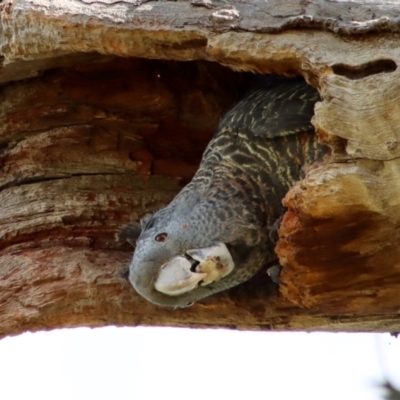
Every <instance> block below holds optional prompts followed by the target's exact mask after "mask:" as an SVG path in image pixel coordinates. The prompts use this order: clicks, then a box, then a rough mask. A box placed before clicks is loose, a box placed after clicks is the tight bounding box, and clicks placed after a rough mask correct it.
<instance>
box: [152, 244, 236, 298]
mask: <svg viewBox="0 0 400 400" xmlns="http://www.w3.org/2000/svg"><path fill="white" fill-rule="evenodd" d="M234 267H235V265H234V262H233V260H232V256H231V254H230V252H229V250H228V249H227V247H226V246H225V244H224V243H217V244H216V245H215V246H211V247H206V248H202V249H192V250H188V251H187V252H186V254H185V255H184V256H176V257H174V258H173V259H172V260H170V261H169V262H167V263H166V264H164V265H163V266H162V267H161V271H160V274H159V276H158V278H157V280H156V282H155V289H156V290H157V291H159V292H161V293H164V294H166V295H169V296H179V295H181V294H183V293H186V292H189V291H191V290H193V289H195V288H196V287H198V285H201V286H206V285H209V284H210V283H212V282H215V281H218V280H220V279H221V278H223V277H224V276H226V275H228V274H229V273H231V272H232V271H233V269H234Z"/></svg>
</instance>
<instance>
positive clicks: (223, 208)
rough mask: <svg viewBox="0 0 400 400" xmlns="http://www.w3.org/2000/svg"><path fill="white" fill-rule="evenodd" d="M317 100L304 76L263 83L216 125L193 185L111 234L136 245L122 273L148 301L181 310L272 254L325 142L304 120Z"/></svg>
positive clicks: (229, 284)
mask: <svg viewBox="0 0 400 400" xmlns="http://www.w3.org/2000/svg"><path fill="white" fill-rule="evenodd" d="M318 100H319V94H318V92H317V90H316V89H315V88H313V87H312V86H309V85H307V84H306V83H305V81H304V80H302V79H294V80H293V79H291V80H278V81H276V82H274V83H273V84H271V83H270V84H263V85H262V86H261V87H259V88H257V89H256V90H254V91H252V92H251V93H250V94H249V95H247V96H246V97H245V98H244V99H243V100H241V101H240V102H239V103H238V104H237V105H236V106H234V107H233V108H232V109H231V110H230V111H229V112H228V113H227V114H226V115H225V116H224V117H223V118H222V119H221V121H220V123H219V126H218V128H217V130H216V133H215V135H214V137H213V138H212V140H211V142H210V143H209V145H208V147H207V148H206V150H205V152H204V154H203V158H202V161H201V164H200V167H199V169H198V171H197V173H196V174H195V176H194V177H193V179H192V181H191V182H190V183H189V184H188V185H187V186H186V187H185V188H183V190H182V191H181V192H180V193H179V194H178V195H177V196H176V197H175V198H174V199H173V200H172V202H171V203H170V204H169V205H168V206H167V207H165V208H164V209H161V210H160V211H158V212H156V213H155V214H153V215H149V216H146V217H145V218H144V219H143V220H142V221H141V224H140V225H139V224H135V223H133V224H132V225H130V226H127V227H125V228H123V229H122V230H121V231H120V232H119V234H118V238H119V240H129V241H131V242H132V241H136V240H137V243H136V249H135V252H134V255H133V259H132V262H131V264H130V267H129V279H130V282H131V283H132V285H133V287H134V288H135V289H136V291H137V292H138V293H139V294H140V295H142V296H143V297H144V298H146V299H147V300H149V301H150V302H152V303H155V304H158V305H160V306H166V307H186V306H188V305H191V304H192V303H193V302H196V301H198V300H200V299H202V298H205V297H207V296H210V295H211V294H213V293H216V292H220V291H222V290H226V289H229V288H231V287H233V286H236V285H238V284H240V283H242V282H244V281H246V280H248V279H249V278H251V277H252V276H253V275H255V274H256V273H257V272H258V271H259V270H260V269H261V268H262V267H263V266H265V265H266V264H267V263H269V262H271V261H274V260H276V259H277V256H276V254H275V252H274V245H275V243H274V240H272V236H273V235H272V234H273V233H274V232H272V231H271V230H273V229H275V230H276V229H277V224H276V221H277V220H279V218H280V217H281V216H282V214H283V212H284V208H283V206H282V199H283V197H284V196H285V194H286V192H287V191H288V190H289V189H290V188H291V187H292V186H293V185H294V184H295V183H296V181H298V180H300V179H301V178H302V176H303V174H304V168H303V167H304V166H305V165H307V164H311V163H314V162H317V161H320V160H322V158H323V157H324V155H325V154H327V153H328V152H329V148H328V147H326V146H324V145H322V144H320V143H319V142H318V139H317V136H316V135H315V132H314V128H313V126H312V124H311V117H312V115H313V113H314V105H315V103H316V102H317V101H318Z"/></svg>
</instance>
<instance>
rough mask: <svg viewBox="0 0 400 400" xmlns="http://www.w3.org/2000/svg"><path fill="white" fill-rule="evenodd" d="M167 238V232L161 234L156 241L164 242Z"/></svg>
mask: <svg viewBox="0 0 400 400" xmlns="http://www.w3.org/2000/svg"><path fill="white" fill-rule="evenodd" d="M167 237H168V233H167V232H162V233H159V234H158V235H157V236H156V237H155V239H156V242H164V241H165V239H166V238H167Z"/></svg>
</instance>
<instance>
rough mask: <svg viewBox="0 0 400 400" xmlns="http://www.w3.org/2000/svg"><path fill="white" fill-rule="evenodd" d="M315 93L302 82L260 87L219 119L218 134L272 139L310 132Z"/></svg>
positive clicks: (315, 91) (289, 81)
mask: <svg viewBox="0 0 400 400" xmlns="http://www.w3.org/2000/svg"><path fill="white" fill-rule="evenodd" d="M318 100H320V97H319V94H318V91H317V90H316V89H315V88H314V87H312V86H310V85H307V84H306V82H305V81H304V80H300V79H299V80H298V81H296V82H295V83H294V82H293V80H288V81H280V82H278V83H277V84H276V85H274V86H271V85H264V86H262V87H260V88H258V89H256V90H255V91H253V92H252V93H250V94H249V95H248V96H247V97H246V98H245V99H243V100H242V101H241V102H239V103H238V105H237V106H236V107H234V108H233V109H232V110H231V111H229V112H228V113H227V114H226V115H225V116H224V117H223V119H222V120H221V122H220V124H219V127H218V130H217V132H218V131H220V130H223V129H228V130H232V131H234V132H240V131H244V132H251V133H252V134H253V135H255V136H265V137H267V138H270V139H271V138H274V137H279V136H287V135H293V134H296V133H300V132H310V131H313V130H314V128H313V126H312V124H311V122H310V121H311V118H312V116H313V115H314V105H315V103H316V102H317V101H318Z"/></svg>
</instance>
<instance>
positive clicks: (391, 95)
mask: <svg viewBox="0 0 400 400" xmlns="http://www.w3.org/2000/svg"><path fill="white" fill-rule="evenodd" d="M338 15H340V18H339V17H337V16H338ZM399 15H400V8H398V6H397V5H396V4H393V2H375V3H373V2H368V4H367V5H365V4H364V2H342V1H340V2H336V1H322V0H321V1H314V2H300V1H299V2H298V3H296V2H290V3H288V2H286V3H284V2H279V1H270V2H264V1H250V2H246V3H242V2H240V1H232V2H230V4H229V5H227V4H226V3H222V2H218V1H215V0H211V1H208V0H207V1H197V0H196V1H194V0H193V1H192V2H169V1H168V2H143V1H126V2H120V1H118V2H114V3H112V2H78V1H70V2H64V1H61V0H56V1H49V0H33V1H25V0H15V1H13V2H8V3H3V4H2V6H1V35H0V46H1V47H0V51H1V55H2V57H3V63H2V66H1V68H0V81H1V82H2V83H3V86H2V91H1V94H0V98H1V104H0V120H1V124H0V145H1V148H0V160H1V173H0V205H1V206H2V210H3V211H2V213H1V215H0V286H1V290H0V336H4V335H9V334H17V333H20V332H23V331H25V330H38V329H51V328H56V327H72V326H82V325H85V326H101V325H108V324H116V325H137V324H145V325H174V326H192V327H199V326H208V327H229V328H239V329H264V330H268V329H280V330H329V331H398V330H400V318H399V309H400V294H399V293H400V292H399V290H398V287H399V283H400V282H399V278H398V277H399V276H400V275H399V270H400V264H399V261H398V260H400V257H399V256H400V254H399V252H400V250H399V248H400V247H399V246H398V242H399V227H400V204H399V201H400V200H398V199H400V196H399V194H400V187H399V184H398V182H399V173H400V172H399V170H400V165H399V161H398V158H399V152H400V146H398V143H399V140H400V138H399V133H398V126H400V125H399V124H400V121H399V118H400V117H399V115H400V113H399V111H400V110H399V107H400V106H399V104H400V102H399V97H400V86H399V85H400V84H399V82H400V79H399V78H400V77H399V76H398V75H399V73H400V72H399V70H398V68H397V67H398V65H399V62H400V61H399V59H400V49H399V46H398V43H399V33H398V30H399V26H400V25H399V24H398V18H399ZM310 28H312V29H310ZM116 56H124V57H127V58H117V57H116ZM138 57H141V58H138ZM145 58H146V59H145ZM150 58H151V59H153V60H150ZM157 59H158V60H157ZM166 59H169V60H171V61H162V60H166ZM189 60H198V61H190V62H185V63H183V62H178V61H189ZM220 64H223V65H225V66H227V67H229V68H224V67H222V66H221V65H220ZM235 69H236V70H240V71H250V72H257V73H279V74H284V75H290V76H293V75H303V76H304V77H305V78H306V79H307V81H308V82H309V83H310V84H312V85H314V86H315V87H317V88H318V89H319V90H320V93H321V96H322V101H321V102H320V103H318V104H317V105H316V109H315V117H314V124H315V126H316V130H317V133H318V135H319V137H320V140H321V141H323V142H325V143H327V144H329V145H330V146H331V148H332V155H331V156H330V158H329V159H328V160H327V161H326V162H325V163H324V164H321V165H314V166H310V167H309V168H308V171H307V176H306V178H305V179H304V180H303V181H301V182H299V183H298V184H297V185H296V186H295V187H294V188H293V189H292V190H291V191H290V192H289V193H288V194H287V196H286V198H285V199H284V204H285V205H286V207H287V208H288V212H287V213H286V214H285V216H284V220H283V223H282V226H281V229H280V232H279V234H280V240H279V242H278V245H277V248H276V251H277V254H278V256H279V259H280V262H281V264H282V265H283V273H282V284H281V285H280V287H279V290H278V288H277V287H275V286H274V285H273V284H272V283H271V282H270V281H269V279H268V277H267V276H266V274H265V269H262V270H261V272H260V274H259V275H258V276H257V277H255V278H254V279H253V280H251V281H250V282H248V283H246V284H244V285H241V286H239V287H237V288H234V289H232V290H230V291H228V292H225V293H221V294H219V295H216V296H213V297H211V298H209V299H206V300H204V301H202V302H201V303H199V304H195V305H194V306H193V307H191V308H188V309H182V310H165V309H162V308H159V307H156V306H153V305H151V304H149V303H147V302H145V301H144V300H143V299H141V298H140V297H139V296H138V295H136V293H135V292H134V290H133V289H132V288H131V286H130V284H129V283H128V281H127V280H126V276H125V273H126V269H127V266H128V264H129V261H130V258H131V255H132V250H133V249H132V248H130V247H129V246H128V245H126V244H120V243H116V242H115V241H114V233H115V231H116V230H117V229H118V228H119V227H120V226H122V225H123V224H125V223H127V222H128V221H130V220H132V219H135V220H137V219H138V218H139V217H140V216H142V215H143V214H145V213H147V212H150V211H152V210H155V209H158V208H160V207H162V206H163V205H165V204H167V203H168V202H169V201H170V200H171V199H172V198H173V196H174V195H175V194H176V193H177V192H178V191H179V189H180V188H181V187H182V186H183V185H184V184H185V183H186V182H188V181H189V180H190V178H191V176H192V175H193V173H194V172H195V170H196V168H197V166H198V163H199V161H200V158H201V154H202V151H203V149H204V148H205V146H206V144H207V143H208V141H209V139H210V138H211V136H212V133H213V130H214V129H215V126H216V125H217V123H218V120H219V118H220V117H221V116H222V115H223V113H224V112H225V111H226V110H227V109H228V108H229V107H231V106H232V105H233V104H234V103H235V102H236V101H237V100H238V99H239V98H240V96H241V95H242V94H243V93H244V91H245V90H246V89H248V88H250V87H252V86H253V85H254V84H255V81H254V76H249V75H248V74H245V73H239V72H233V70H235Z"/></svg>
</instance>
